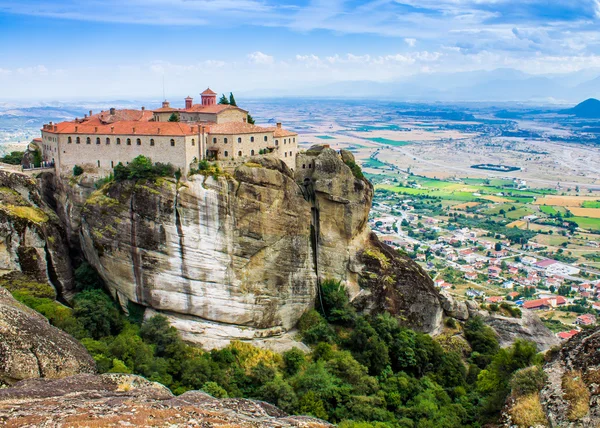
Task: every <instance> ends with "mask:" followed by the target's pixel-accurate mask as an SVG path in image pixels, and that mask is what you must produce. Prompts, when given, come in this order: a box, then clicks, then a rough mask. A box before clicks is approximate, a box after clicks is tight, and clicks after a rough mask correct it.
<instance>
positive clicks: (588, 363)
mask: <svg viewBox="0 0 600 428" xmlns="http://www.w3.org/2000/svg"><path fill="white" fill-rule="evenodd" d="M544 371H545V372H546V375H547V376H548V380H547V382H546V385H545V387H544V389H543V390H542V392H541V394H540V397H541V403H542V406H543V408H544V411H545V412H546V416H547V418H548V421H549V422H550V425H551V426H553V427H563V426H565V427H566V426H573V427H598V426H600V327H597V328H595V329H593V330H588V331H583V332H581V333H579V334H578V335H576V336H574V337H573V338H572V339H570V340H569V341H568V342H567V343H565V344H564V346H563V347H562V348H561V349H560V350H558V351H557V352H554V353H553V355H552V357H551V359H550V362H549V363H547V364H546V366H545V367H544Z"/></svg>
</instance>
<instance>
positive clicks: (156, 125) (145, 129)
mask: <svg viewBox="0 0 600 428" xmlns="http://www.w3.org/2000/svg"><path fill="white" fill-rule="evenodd" d="M43 131H45V132H50V133H53V134H101V135H110V134H114V135H167V136H183V135H195V134H197V133H198V127H197V126H190V125H188V124H186V123H182V122H140V121H121V122H115V123H112V124H107V125H104V124H101V123H99V121H97V120H96V121H86V122H82V123H77V122H74V121H73V122H61V123H58V124H56V125H53V126H51V127H49V128H48V129H43Z"/></svg>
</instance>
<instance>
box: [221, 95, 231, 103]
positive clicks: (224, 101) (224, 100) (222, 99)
mask: <svg viewBox="0 0 600 428" xmlns="http://www.w3.org/2000/svg"><path fill="white" fill-rule="evenodd" d="M219 104H229V100H228V99H227V97H226V96H225V94H223V95H221V98H219Z"/></svg>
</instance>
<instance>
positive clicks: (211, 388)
mask: <svg viewBox="0 0 600 428" xmlns="http://www.w3.org/2000/svg"><path fill="white" fill-rule="evenodd" d="M202 391H204V392H206V393H207V394H209V395H212V396H213V397H215V398H229V395H228V394H227V391H225V389H223V388H222V387H220V386H219V384H218V383H216V382H206V383H205V384H204V385H202Z"/></svg>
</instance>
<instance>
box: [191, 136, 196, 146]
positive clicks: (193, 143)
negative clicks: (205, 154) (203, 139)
mask: <svg viewBox="0 0 600 428" xmlns="http://www.w3.org/2000/svg"><path fill="white" fill-rule="evenodd" d="M195 145H196V140H194V139H193V138H192V146H195Z"/></svg>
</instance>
